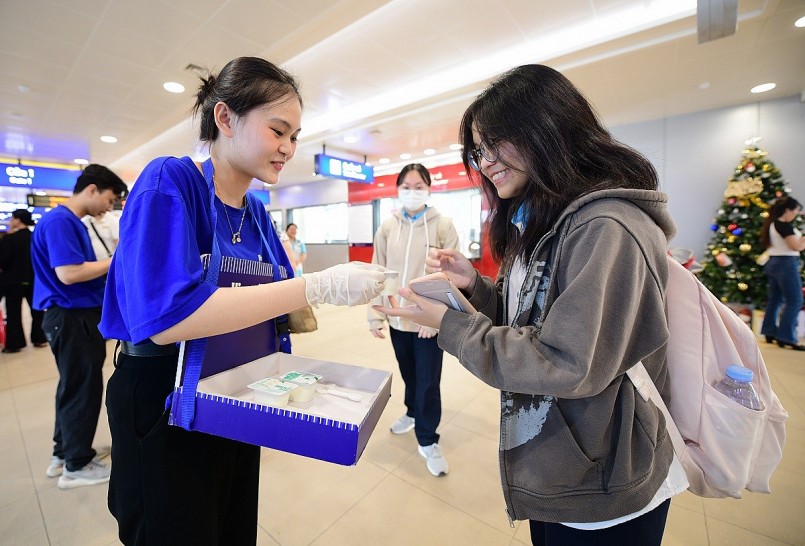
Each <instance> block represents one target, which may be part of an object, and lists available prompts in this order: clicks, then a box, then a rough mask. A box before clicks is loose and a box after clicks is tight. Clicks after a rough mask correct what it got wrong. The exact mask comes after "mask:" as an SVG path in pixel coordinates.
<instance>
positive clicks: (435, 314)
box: [372, 288, 447, 330]
mask: <svg viewBox="0 0 805 546" xmlns="http://www.w3.org/2000/svg"><path fill="white" fill-rule="evenodd" d="M397 293H398V294H399V295H400V296H402V297H403V298H405V299H406V300H408V301H410V302H411V303H413V305H406V306H405V307H400V304H399V302H398V300H397V298H396V297H395V296H389V307H383V306H382V305H373V306H372V309H374V310H375V311H379V312H381V313H383V314H384V315H387V316H390V317H402V318H404V319H408V320H410V321H411V322H413V323H416V324H419V325H420V326H427V327H428V328H433V329H436V330H438V329H439V327H440V326H441V324H442V318H443V317H444V314H445V313H446V312H447V306H446V305H445V304H443V303H442V302H440V301H436V300H432V299H430V298H424V297H422V296H419V295H417V294H414V292H413V291H411V290H410V289H409V288H400V289H399V290H397Z"/></svg>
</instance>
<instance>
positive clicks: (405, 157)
mask: <svg viewBox="0 0 805 546" xmlns="http://www.w3.org/2000/svg"><path fill="white" fill-rule="evenodd" d="M400 159H411V154H400Z"/></svg>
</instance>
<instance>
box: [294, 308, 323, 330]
mask: <svg viewBox="0 0 805 546" xmlns="http://www.w3.org/2000/svg"><path fill="white" fill-rule="evenodd" d="M288 327H289V328H290V329H291V333H292V334H304V333H305V332H315V331H316V330H317V329H318V327H319V325H318V322H316V315H314V314H313V308H312V307H310V306H309V305H307V306H305V307H302V308H301V309H297V310H296V311H291V312H290V313H288Z"/></svg>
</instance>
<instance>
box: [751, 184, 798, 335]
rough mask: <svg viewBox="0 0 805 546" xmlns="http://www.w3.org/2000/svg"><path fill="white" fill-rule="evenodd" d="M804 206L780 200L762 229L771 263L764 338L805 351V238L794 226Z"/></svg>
mask: <svg viewBox="0 0 805 546" xmlns="http://www.w3.org/2000/svg"><path fill="white" fill-rule="evenodd" d="M801 212H802V205H800V204H799V201H797V200H796V199H794V198H793V197H782V198H780V199H777V200H776V201H775V202H774V204H773V205H772V206H771V209H770V210H769V216H768V217H767V218H766V220H765V221H764V222H763V226H762V227H761V228H760V242H761V243H763V246H765V247H766V248H767V249H768V253H769V260H768V261H767V262H766V265H764V266H763V270H764V272H765V273H766V277H767V278H768V280H769V292H768V303H767V304H766V315H765V316H764V317H763V324H762V325H761V327H760V334H761V335H763V336H765V337H766V342H767V343H774V342H775V341H776V342H777V344H778V345H779V346H780V347H791V348H792V349H794V350H795V351H805V345H800V343H799V339H798V338H797V318H798V316H799V311H800V309H802V260H801V259H800V253H801V252H802V251H803V250H805V237H803V236H802V233H801V232H800V231H799V230H798V229H797V228H796V227H795V226H794V223H793V222H794V220H796V218H797V216H799V214H800V213H801Z"/></svg>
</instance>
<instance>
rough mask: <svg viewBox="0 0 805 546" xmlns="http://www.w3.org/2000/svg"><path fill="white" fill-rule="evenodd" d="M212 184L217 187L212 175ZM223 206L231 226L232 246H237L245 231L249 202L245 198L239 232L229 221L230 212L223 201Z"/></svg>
mask: <svg viewBox="0 0 805 546" xmlns="http://www.w3.org/2000/svg"><path fill="white" fill-rule="evenodd" d="M212 183H213V185H215V175H212ZM221 204H222V205H223V206H224V216H226V223H227V225H228V226H229V233H231V234H232V244H233V245H236V244H238V243H239V242H240V241H241V239H240V232H241V230H242V229H243V221H244V220H245V219H246V211H247V210H248V209H249V202H248V201H247V200H246V198H245V197H244V198H243V215H242V216H241V217H240V225H239V226H238V230H237V231H235V230H233V229H232V222H231V221H230V220H229V212H228V211H227V210H226V205H225V204H224V202H223V201H221Z"/></svg>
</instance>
